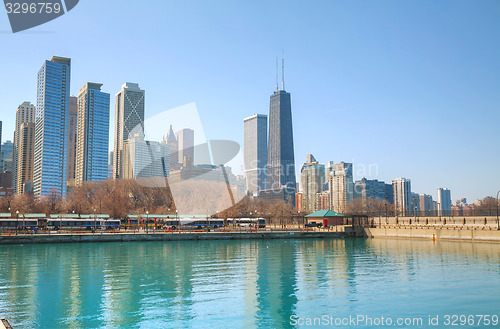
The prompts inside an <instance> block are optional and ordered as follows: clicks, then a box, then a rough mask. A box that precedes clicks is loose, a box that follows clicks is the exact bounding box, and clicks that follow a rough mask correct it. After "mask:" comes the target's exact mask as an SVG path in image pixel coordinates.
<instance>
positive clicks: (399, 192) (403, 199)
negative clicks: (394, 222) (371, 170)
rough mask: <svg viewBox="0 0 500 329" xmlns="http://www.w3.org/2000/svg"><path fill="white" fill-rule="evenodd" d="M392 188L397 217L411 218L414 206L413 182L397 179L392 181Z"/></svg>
mask: <svg viewBox="0 0 500 329" xmlns="http://www.w3.org/2000/svg"><path fill="white" fill-rule="evenodd" d="M392 188H393V191H394V211H395V214H396V216H409V215H410V209H411V205H412V201H411V197H412V194H411V181H410V180H409V179H406V178H397V179H395V180H393V181H392Z"/></svg>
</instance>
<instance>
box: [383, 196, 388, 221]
mask: <svg viewBox="0 0 500 329" xmlns="http://www.w3.org/2000/svg"><path fill="white" fill-rule="evenodd" d="M388 203H389V196H386V197H385V204H384V205H385V225H387V224H388V223H387V204H388Z"/></svg>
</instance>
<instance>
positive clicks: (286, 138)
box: [266, 78, 296, 203]
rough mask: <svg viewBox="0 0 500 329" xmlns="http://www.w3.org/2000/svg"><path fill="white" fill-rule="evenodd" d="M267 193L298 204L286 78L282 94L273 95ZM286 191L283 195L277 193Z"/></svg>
mask: <svg viewBox="0 0 500 329" xmlns="http://www.w3.org/2000/svg"><path fill="white" fill-rule="evenodd" d="M267 158H268V160H267V189H268V190H271V191H269V192H266V194H267V195H268V197H269V196H271V195H276V196H278V197H281V196H283V197H284V198H286V199H288V198H290V199H291V201H292V203H294V201H295V198H294V195H295V189H296V180H295V156H294V149H293V126H292V106H291V98H290V93H287V92H286V91H285V82H284V78H283V79H282V85H281V90H278V83H277V82H276V91H275V92H274V93H273V94H272V95H271V98H270V106H269V139H268V151H267ZM276 190H282V192H283V193H277V192H279V191H276Z"/></svg>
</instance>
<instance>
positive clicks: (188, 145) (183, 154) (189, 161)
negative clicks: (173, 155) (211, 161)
mask: <svg viewBox="0 0 500 329" xmlns="http://www.w3.org/2000/svg"><path fill="white" fill-rule="evenodd" d="M177 147H178V150H179V151H178V155H179V162H180V163H182V165H183V166H188V167H189V166H192V165H193V163H194V130H192V129H188V128H185V129H182V130H179V131H178V132H177Z"/></svg>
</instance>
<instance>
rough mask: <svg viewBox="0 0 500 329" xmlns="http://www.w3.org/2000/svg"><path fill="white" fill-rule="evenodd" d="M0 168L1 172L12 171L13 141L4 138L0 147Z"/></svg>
mask: <svg viewBox="0 0 500 329" xmlns="http://www.w3.org/2000/svg"><path fill="white" fill-rule="evenodd" d="M0 149H1V153H0V169H1V172H4V171H8V172H12V156H13V154H14V143H12V141H10V140H6V141H5V142H4V143H3V144H2V146H1V147H0Z"/></svg>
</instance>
